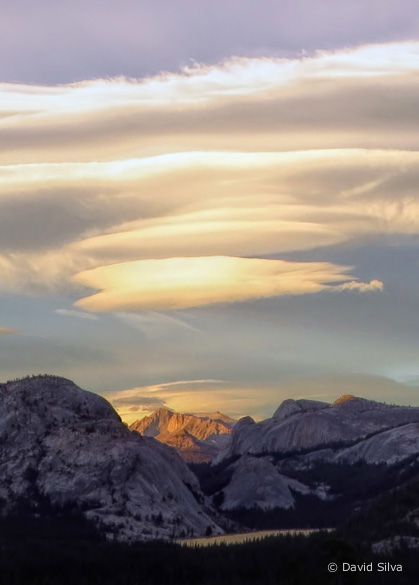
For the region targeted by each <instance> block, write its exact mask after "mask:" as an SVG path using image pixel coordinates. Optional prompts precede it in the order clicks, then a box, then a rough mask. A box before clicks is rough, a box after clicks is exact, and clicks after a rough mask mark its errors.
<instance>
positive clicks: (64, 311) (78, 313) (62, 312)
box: [54, 309, 99, 321]
mask: <svg viewBox="0 0 419 585" xmlns="http://www.w3.org/2000/svg"><path fill="white" fill-rule="evenodd" d="M54 313H56V314H57V315H63V316H64V317H76V318H77V319H88V320H90V321H97V320H98V318H99V317H98V316H97V315H95V314H94V313H85V312H84V311H75V310H73V309H56V310H55V311H54Z"/></svg>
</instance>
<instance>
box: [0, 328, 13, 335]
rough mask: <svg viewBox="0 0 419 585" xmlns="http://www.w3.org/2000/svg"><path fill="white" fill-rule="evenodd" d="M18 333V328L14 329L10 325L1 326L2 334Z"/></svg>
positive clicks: (0, 333)
mask: <svg viewBox="0 0 419 585" xmlns="http://www.w3.org/2000/svg"><path fill="white" fill-rule="evenodd" d="M16 333H17V330H16V329H12V328H10V327H0V335H15V334H16Z"/></svg>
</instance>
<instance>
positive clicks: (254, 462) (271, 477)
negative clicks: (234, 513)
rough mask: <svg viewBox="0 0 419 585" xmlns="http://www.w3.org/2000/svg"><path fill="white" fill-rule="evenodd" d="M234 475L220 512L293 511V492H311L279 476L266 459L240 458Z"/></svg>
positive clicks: (305, 487)
mask: <svg viewBox="0 0 419 585" xmlns="http://www.w3.org/2000/svg"><path fill="white" fill-rule="evenodd" d="M233 469H234V471H233V475H232V477H231V480H230V482H229V484H228V486H227V487H226V488H225V489H224V490H223V496H224V500H223V503H222V505H221V506H220V508H221V510H234V509H236V508H248V509H249V508H253V507H255V506H257V507H258V508H260V509H262V510H269V509H271V508H285V509H287V508H292V507H293V506H294V495H293V493H292V491H291V490H293V491H294V492H300V493H303V494H306V493H308V492H309V491H310V490H309V488H308V487H307V486H305V485H303V484H302V483H300V482H299V481H296V480H294V479H291V478H289V477H286V476H285V475H282V474H280V473H278V471H277V469H275V467H274V466H273V465H272V464H271V463H270V462H269V461H266V460H264V459H256V458H255V457H246V456H244V457H241V458H240V459H239V460H238V462H237V463H235V464H234V465H233Z"/></svg>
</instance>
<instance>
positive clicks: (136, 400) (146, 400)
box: [112, 395, 164, 408]
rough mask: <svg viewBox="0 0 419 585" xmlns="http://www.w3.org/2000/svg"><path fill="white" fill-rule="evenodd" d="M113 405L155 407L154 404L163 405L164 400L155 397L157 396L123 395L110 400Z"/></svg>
mask: <svg viewBox="0 0 419 585" xmlns="http://www.w3.org/2000/svg"><path fill="white" fill-rule="evenodd" d="M112 403H113V405H114V406H118V407H119V406H152V407H153V408H154V407H155V405H156V404H158V405H163V404H164V400H162V399H160V398H157V397H155V396H154V397H150V396H138V395H133V396H125V397H122V398H115V399H114V400H113V401H112Z"/></svg>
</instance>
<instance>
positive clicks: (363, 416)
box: [216, 395, 419, 462]
mask: <svg viewBox="0 0 419 585" xmlns="http://www.w3.org/2000/svg"><path fill="white" fill-rule="evenodd" d="M410 423H412V424H415V423H419V408H417V407H411V406H393V405H389V404H384V403H381V402H375V401H373V400H367V399H365V398H357V397H355V396H351V395H345V396H343V397H340V398H338V399H337V400H336V401H335V402H334V403H333V404H329V403H327V402H320V401H315V400H292V399H288V400H285V401H284V402H282V404H281V405H280V406H279V407H278V409H277V410H276V411H275V413H274V415H273V416H272V418H269V419H266V420H263V421H261V422H259V423H255V422H254V421H253V419H252V418H250V417H245V418H243V419H240V420H239V421H238V423H237V424H236V425H235V427H234V429H233V432H232V435H231V438H230V441H229V442H228V444H226V445H225V447H224V448H223V449H222V451H221V452H220V454H219V455H218V456H217V458H216V462H220V461H222V460H223V459H226V458H229V457H232V456H236V455H244V454H248V455H252V454H253V455H256V454H262V453H269V452H284V451H285V452H286V451H296V450H301V449H304V450H309V449H317V448H319V447H320V446H321V445H327V444H330V443H333V442H341V443H344V442H350V441H354V440H357V439H361V438H366V437H367V436H369V435H371V434H374V433H377V432H380V431H381V432H384V431H387V430H391V429H393V428H396V427H400V426H403V425H406V424H410ZM389 455H391V454H390V453H389Z"/></svg>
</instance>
